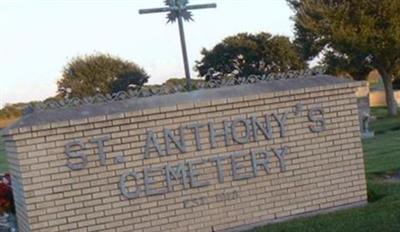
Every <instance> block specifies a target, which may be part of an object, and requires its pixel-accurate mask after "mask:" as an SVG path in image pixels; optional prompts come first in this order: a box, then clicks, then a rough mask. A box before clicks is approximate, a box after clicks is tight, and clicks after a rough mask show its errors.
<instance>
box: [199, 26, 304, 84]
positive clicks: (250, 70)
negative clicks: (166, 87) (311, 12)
mask: <svg viewBox="0 0 400 232" xmlns="http://www.w3.org/2000/svg"><path fill="white" fill-rule="evenodd" d="M201 54H202V56H203V57H202V58H201V60H200V61H196V67H195V69H196V70H197V71H198V72H199V74H200V76H202V77H204V76H205V75H206V74H207V72H208V71H209V70H210V69H213V70H214V71H217V72H221V73H223V74H229V73H232V72H234V71H235V70H239V71H240V72H241V73H240V75H242V76H249V75H251V74H267V73H270V72H285V71H289V70H298V69H303V68H305V67H306V63H305V62H304V61H303V60H302V59H300V57H299V54H298V53H297V50H296V47H295V46H294V44H292V43H291V42H290V40H289V38H287V37H285V36H272V35H271V34H269V33H265V32H262V33H258V34H249V33H240V34H237V35H234V36H229V37H227V38H225V39H223V40H222V42H220V43H218V44H217V45H215V47H214V48H212V49H211V50H207V49H205V48H203V50H202V51H201Z"/></svg>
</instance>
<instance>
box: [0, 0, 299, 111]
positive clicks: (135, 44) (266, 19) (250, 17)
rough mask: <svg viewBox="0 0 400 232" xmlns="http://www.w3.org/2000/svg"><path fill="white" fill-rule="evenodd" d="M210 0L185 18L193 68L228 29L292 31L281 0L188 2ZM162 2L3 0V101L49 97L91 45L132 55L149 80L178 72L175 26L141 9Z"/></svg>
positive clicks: (0, 38)
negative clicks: (207, 5)
mask: <svg viewBox="0 0 400 232" xmlns="http://www.w3.org/2000/svg"><path fill="white" fill-rule="evenodd" d="M212 2H215V3H217V9H207V10H196V11H193V14H194V19H195V22H190V23H185V32H186V39H187V46H188V53H189V59H190V66H191V68H193V66H194V64H195V63H194V61H195V60H198V59H199V58H200V50H201V49H202V48H203V47H205V48H208V49H210V48H212V47H213V46H214V45H215V44H216V43H218V42H220V41H221V40H222V39H223V38H224V37H226V36H229V35H234V34H236V33H239V32H251V33H256V32H261V31H266V32H270V33H272V34H280V35H286V36H290V37H292V35H293V29H292V28H293V23H292V21H291V20H290V17H291V15H292V12H291V10H290V9H289V7H288V6H287V4H286V1H285V0H214V1H213V0H192V1H190V3H191V4H199V3H212ZM161 6H163V0H108V1H106V0H68V1H67V0H65V1H61V0H47V1H44V0H26V1H11V0H0V106H3V105H4V104H5V103H15V102H27V101H31V100H44V99H45V98H47V97H50V96H53V95H54V94H55V92H56V82H57V80H58V79H59V78H60V76H61V71H62V68H63V67H64V66H65V65H66V64H67V63H68V61H69V60H70V59H71V58H73V57H75V56H77V55H85V54H93V53H95V52H103V53H109V54H112V55H117V56H119V57H121V58H123V59H127V60H130V61H134V62H135V63H137V64H139V65H140V66H142V67H143V68H144V69H145V70H146V71H147V72H148V73H149V74H150V76H151V78H150V80H149V82H150V83H162V82H163V81H165V80H166V79H168V78H171V77H183V76H184V70H183V64H182V57H181V50H180V44H179V34H178V27H177V25H176V24H166V20H165V16H166V15H165V13H161V14H149V15H139V14H138V10H139V9H142V8H152V7H161ZM192 75H193V76H194V77H195V76H196V73H195V72H192Z"/></svg>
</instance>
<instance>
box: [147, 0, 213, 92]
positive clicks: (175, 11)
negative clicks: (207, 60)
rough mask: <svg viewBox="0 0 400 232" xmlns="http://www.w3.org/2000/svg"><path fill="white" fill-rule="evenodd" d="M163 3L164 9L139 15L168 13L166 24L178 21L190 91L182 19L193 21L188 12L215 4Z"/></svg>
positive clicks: (185, 0) (174, 0)
mask: <svg viewBox="0 0 400 232" xmlns="http://www.w3.org/2000/svg"><path fill="white" fill-rule="evenodd" d="M164 2H165V5H166V7H160V8H152V9H142V10H139V14H150V13H162V12H169V13H168V15H167V19H168V22H172V23H173V22H175V21H176V20H177V21H178V26H179V35H180V38H181V47H182V56H183V64H184V66H185V76H186V85H187V88H188V90H190V89H191V86H192V84H191V79H190V70H189V61H188V55H187V50H186V42H185V32H184V30H183V19H184V20H185V21H190V20H193V18H192V12H190V11H189V10H199V9H207V8H216V7H217V4H214V3H212V4H198V5H188V3H189V1H188V0H165V1H164Z"/></svg>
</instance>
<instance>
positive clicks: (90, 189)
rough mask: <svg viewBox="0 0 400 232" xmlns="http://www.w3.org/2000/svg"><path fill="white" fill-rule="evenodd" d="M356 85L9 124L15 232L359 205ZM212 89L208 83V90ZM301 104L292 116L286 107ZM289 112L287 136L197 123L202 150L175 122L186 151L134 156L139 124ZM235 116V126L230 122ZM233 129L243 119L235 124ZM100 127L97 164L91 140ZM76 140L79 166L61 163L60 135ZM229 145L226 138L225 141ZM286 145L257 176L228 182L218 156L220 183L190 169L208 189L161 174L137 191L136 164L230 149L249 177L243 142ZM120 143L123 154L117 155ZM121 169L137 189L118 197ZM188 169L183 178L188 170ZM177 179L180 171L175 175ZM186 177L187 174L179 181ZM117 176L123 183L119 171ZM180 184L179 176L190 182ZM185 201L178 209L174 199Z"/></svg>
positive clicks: (179, 226)
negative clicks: (316, 117) (319, 115)
mask: <svg viewBox="0 0 400 232" xmlns="http://www.w3.org/2000/svg"><path fill="white" fill-rule="evenodd" d="M357 86H359V84H358V83H352V82H351V83H342V84H336V85H331V86H324V87H307V88H303V89H297V90H293V91H277V92H273V93H271V92H269V93H265V94H256V95H251V94H250V95H246V96H238V97H235V98H222V99H215V100H206V101H201V100H200V101H193V102H192V103H184V104H177V105H173V104H171V106H165V107H156V108H151V109H144V110H138V111H135V110H132V111H130V112H126V113H120V114H113V115H100V116H96V117H90V118H83V119H78V120H69V121H59V122H49V123H47V124H40V125H35V126H31V127H21V128H19V129H18V128H17V129H11V130H10V131H9V135H7V136H6V139H7V142H6V148H7V151H8V159H9V161H10V168H11V172H12V177H13V181H14V188H15V189H14V190H16V193H15V195H16V202H17V212H18V220H19V228H20V230H21V231H146V232H148V231H174V232H175V231H206V232H210V231H212V229H214V230H215V231H222V230H226V229H230V228H235V227H238V226H241V225H249V224H253V223H259V222H266V221H273V220H276V219H280V218H283V217H288V216H296V215H302V214H305V213H309V212H314V211H320V210H324V209H330V208H334V207H339V206H346V205H351V204H356V203H359V202H364V201H365V200H366V197H367V194H366V181H365V174H364V163H363V151H362V147H361V140H360V132H359V122H358V111H357V99H356V97H355V90H356V88H357ZM216 91H218V90H216ZM298 103H302V104H303V108H302V111H300V113H299V114H297V115H296V114H295V113H294V112H295V109H296V104H298ZM314 107H321V108H322V109H323V111H324V119H325V127H326V128H325V130H323V131H321V132H315V133H313V132H311V130H310V126H315V125H316V123H314V122H311V121H310V119H309V118H308V113H307V112H309V110H310V109H312V108H314ZM285 112H288V117H287V122H286V127H285V129H286V135H285V136H284V137H280V127H279V126H278V124H277V122H276V121H273V120H272V134H273V138H272V139H269V140H268V139H265V138H264V137H263V136H262V135H261V134H260V135H259V136H260V140H259V141H258V142H254V141H253V140H250V142H248V143H244V144H230V145H228V146H225V143H224V140H223V137H217V139H216V143H217V147H216V148H211V146H210V140H209V133H208V130H207V127H202V128H200V137H201V139H200V141H201V146H202V149H201V150H200V151H198V150H196V143H195V142H194V141H195V138H194V133H193V132H191V131H190V130H185V132H184V133H185V139H186V146H187V151H186V152H179V150H178V149H177V148H176V147H174V146H172V154H169V155H165V156H159V155H158V154H157V152H155V151H154V150H152V152H151V153H150V154H149V157H150V158H148V159H144V154H145V146H146V138H147V136H146V133H147V131H148V130H153V131H154V132H155V133H156V135H157V138H159V139H160V143H161V147H162V148H164V143H165V141H164V139H163V138H162V137H163V136H162V130H163V128H169V129H172V130H174V129H175V134H176V135H178V134H177V133H178V130H177V128H179V127H180V126H183V125H187V124H191V123H199V124H207V123H209V122H213V123H214V125H215V127H216V129H217V130H222V125H223V121H224V120H225V121H232V120H234V119H237V118H239V117H241V118H246V119H249V118H251V117H252V116H255V117H256V118H257V119H258V120H260V121H262V120H263V117H264V115H265V114H268V115H272V114H273V113H275V114H277V115H282V114H283V113H285ZM239 125H240V124H239ZM237 129H238V134H240V135H242V136H244V135H245V131H244V127H243V126H242V127H240V126H238V127H237ZM104 136H109V138H110V139H109V140H107V141H106V142H105V145H104V151H105V154H106V164H105V165H104V166H102V165H101V163H100V161H99V156H98V149H97V146H96V144H94V143H90V140H92V139H94V138H99V137H104ZM76 140H79V141H81V142H83V143H84V146H85V148H84V149H83V150H82V151H81V152H82V153H83V154H85V155H87V159H88V163H87V166H86V168H84V169H82V170H71V169H70V168H68V167H67V165H66V164H67V163H68V162H75V163H77V162H79V161H80V160H79V159H78V160H77V159H70V160H68V157H67V155H66V154H65V151H66V147H65V146H66V144H67V143H69V142H72V141H76ZM230 142H231V143H232V139H231V141H230ZM284 146H286V147H287V148H288V153H287V155H286V156H285V162H286V168H285V171H283V170H282V169H281V166H280V163H279V160H278V159H277V157H276V156H274V154H273V153H272V152H270V153H269V173H266V172H265V170H264V169H263V168H262V167H261V166H258V169H257V170H258V176H256V177H254V176H252V177H251V178H248V179H243V180H233V176H232V175H233V174H232V163H231V159H230V158H226V159H225V160H223V161H222V165H223V170H224V174H225V175H224V181H223V183H219V182H218V172H217V169H216V166H215V163H211V162H206V163H205V164H200V165H197V166H195V169H196V171H197V172H198V181H209V182H210V184H209V185H208V186H203V187H189V188H187V189H185V188H184V186H183V183H181V180H179V181H177V180H175V179H172V184H173V186H172V190H171V191H169V192H167V193H164V194H159V195H151V196H148V195H146V194H145V193H143V191H144V183H143V170H144V169H145V168H148V167H153V168H156V167H161V168H162V167H164V166H165V165H166V164H169V165H171V166H175V165H178V164H181V163H186V162H188V161H193V160H199V159H204V160H205V159H208V158H212V157H215V156H217V155H221V156H226V157H229V155H230V154H232V153H235V152H236V153H238V154H242V155H247V156H246V158H245V159H244V160H242V159H241V158H240V157H237V162H238V165H243V166H240V168H239V169H238V172H239V175H241V176H243V175H250V176H251V175H252V171H253V169H252V167H251V164H252V163H251V160H250V158H249V157H250V156H249V153H250V151H252V150H253V151H261V150H267V151H271V149H274V148H276V149H278V148H282V147H284ZM121 152H122V153H123V158H124V162H123V163H118V162H116V160H117V158H116V157H118V156H120V154H121ZM129 170H134V171H135V172H137V173H138V175H139V178H138V185H139V186H140V187H141V188H142V190H143V191H142V193H141V194H140V195H139V197H137V198H134V199H127V198H126V197H125V196H123V194H121V191H120V189H119V186H118V184H119V182H120V176H121V175H122V174H123V173H124V172H127V171H129ZM152 176H154V183H152V184H151V185H149V186H151V187H152V188H158V189H163V187H165V185H166V182H165V173H163V171H159V172H152ZM188 178H189V177H188ZM180 179H181V178H180ZM189 179H190V178H189ZM127 183H128V185H131V184H132V183H133V181H132V179H129V180H128V182H127ZM189 184H190V183H189ZM133 189H135V188H133V187H132V186H131V188H130V191H133ZM185 206H186V207H185Z"/></svg>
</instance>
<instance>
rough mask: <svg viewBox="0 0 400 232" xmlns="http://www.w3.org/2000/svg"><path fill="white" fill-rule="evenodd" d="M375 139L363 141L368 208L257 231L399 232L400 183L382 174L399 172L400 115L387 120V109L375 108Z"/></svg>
mask: <svg viewBox="0 0 400 232" xmlns="http://www.w3.org/2000/svg"><path fill="white" fill-rule="evenodd" d="M373 114H374V115H375V116H377V120H376V121H375V122H374V123H373V125H372V127H373V129H374V131H375V133H376V136H375V138H372V139H366V140H364V141H363V146H364V155H365V164H366V172H367V179H368V195H369V198H370V199H369V201H370V203H369V204H368V205H367V206H366V207H362V208H354V209H349V210H345V211H340V212H336V213H330V214H324V215H319V216H314V217H309V218H303V219H295V220H292V221H288V222H283V223H277V224H272V225H269V226H265V227H263V228H259V229H256V230H254V232H291V231H293V232H302V231H304V232H305V231H307V232H314V231H315V232H320V231H323V232H325V231H327V232H330V231H332V232H341V231H349V232H369V231H370V232H375V231H376V232H386V231H388V232H399V231H400V182H394V181H388V180H385V179H384V178H383V175H385V174H388V173H393V172H396V171H400V116H399V117H396V118H388V117H386V109H383V108H376V109H373Z"/></svg>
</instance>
